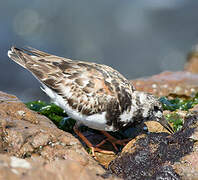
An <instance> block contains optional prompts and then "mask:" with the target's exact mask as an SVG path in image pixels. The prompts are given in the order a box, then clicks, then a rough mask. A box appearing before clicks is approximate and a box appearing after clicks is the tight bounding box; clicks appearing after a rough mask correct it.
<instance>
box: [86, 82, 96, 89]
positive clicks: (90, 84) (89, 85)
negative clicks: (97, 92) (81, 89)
mask: <svg viewBox="0 0 198 180" xmlns="http://www.w3.org/2000/svg"><path fill="white" fill-rule="evenodd" d="M94 86H95V84H94V83H93V82H91V81H89V83H88V84H87V87H90V88H94Z"/></svg>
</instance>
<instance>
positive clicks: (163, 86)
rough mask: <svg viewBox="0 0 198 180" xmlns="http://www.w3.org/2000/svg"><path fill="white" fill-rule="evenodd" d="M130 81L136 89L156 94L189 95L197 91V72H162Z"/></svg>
mask: <svg viewBox="0 0 198 180" xmlns="http://www.w3.org/2000/svg"><path fill="white" fill-rule="evenodd" d="M131 83H132V84H133V85H134V86H135V87H136V89H137V90H139V91H145V92H149V93H152V94H154V95H156V96H168V95H169V94H178V95H187V96H190V95H192V94H193V93H196V92H197V91H198V74H193V73H190V72H186V71H178V72H163V73H160V74H157V75H154V76H151V77H147V78H139V79H135V80H131Z"/></svg>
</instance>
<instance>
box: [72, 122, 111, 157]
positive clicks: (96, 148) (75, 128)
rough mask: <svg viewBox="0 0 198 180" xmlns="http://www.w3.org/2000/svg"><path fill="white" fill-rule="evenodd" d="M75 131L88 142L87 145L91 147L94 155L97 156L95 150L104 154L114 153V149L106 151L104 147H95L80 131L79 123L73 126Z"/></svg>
mask: <svg viewBox="0 0 198 180" xmlns="http://www.w3.org/2000/svg"><path fill="white" fill-rule="evenodd" d="M73 130H74V132H75V133H76V134H77V135H78V136H79V137H80V138H81V139H82V140H83V141H84V142H85V143H86V145H87V146H88V147H89V148H90V149H91V152H92V155H93V156H95V152H101V153H104V154H114V152H113V151H105V150H103V149H100V148H98V147H97V146H96V147H94V146H93V144H92V143H91V142H90V141H89V140H88V139H87V138H86V137H85V136H84V135H83V134H82V133H81V132H80V131H79V129H78V126H77V123H76V124H75V125H74V127H73Z"/></svg>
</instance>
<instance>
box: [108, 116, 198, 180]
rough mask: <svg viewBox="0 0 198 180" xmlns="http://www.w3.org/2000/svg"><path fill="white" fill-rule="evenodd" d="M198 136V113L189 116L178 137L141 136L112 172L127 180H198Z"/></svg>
mask: <svg viewBox="0 0 198 180" xmlns="http://www.w3.org/2000/svg"><path fill="white" fill-rule="evenodd" d="M197 132H198V113H189V114H188V115H187V116H186V117H185V122H184V126H183V128H182V129H181V130H180V131H178V132H176V133H174V134H171V135H170V134H168V133H150V134H148V135H139V136H137V137H136V139H133V140H132V141H131V142H129V144H128V145H126V146H125V147H124V148H123V150H122V153H121V154H120V155H119V156H118V157H117V158H116V159H115V160H113V161H112V162H111V163H110V165H109V170H110V171H111V172H112V173H115V174H116V175H117V176H119V177H121V178H124V179H175V180H176V179H197V178H198V163H197V162H198V161H197V159H198V146H197V145H198V143H197V134H198V133H197Z"/></svg>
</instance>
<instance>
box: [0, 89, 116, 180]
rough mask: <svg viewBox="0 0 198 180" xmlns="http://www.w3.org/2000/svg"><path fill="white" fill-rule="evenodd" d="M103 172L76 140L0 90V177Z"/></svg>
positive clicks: (58, 176) (76, 175)
mask: <svg viewBox="0 0 198 180" xmlns="http://www.w3.org/2000/svg"><path fill="white" fill-rule="evenodd" d="M105 173H106V171H105V169H104V168H102V167H101V166H100V165H99V164H98V163H97V162H96V161H95V160H94V159H93V158H92V157H90V156H89V155H88V154H87V152H86V151H85V150H84V148H83V147H82V145H81V143H80V142H79V140H78V139H76V138H75V137H73V136H72V135H71V134H69V133H67V132H64V131H61V130H59V129H58V128H57V127H56V126H55V125H54V124H53V123H52V122H51V121H50V120H49V119H47V118H46V117H44V116H42V115H40V114H38V113H36V112H33V111H31V110H29V109H27V108H26V106H25V105H24V104H23V103H22V102H20V101H19V100H18V99H17V98H16V97H15V96H12V95H8V94H6V93H3V92H0V180H5V179H8V180H9V179H16V180H17V179H42V180H45V179H48V180H50V179H53V180H54V179H61V180H62V179H71V180H72V179H90V180H92V179H103V175H104V174H105ZM107 179H117V178H114V177H111V176H108V178H107Z"/></svg>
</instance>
